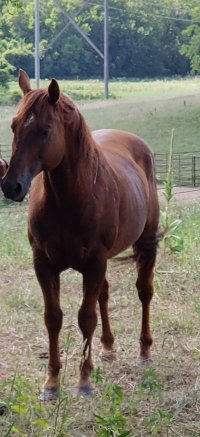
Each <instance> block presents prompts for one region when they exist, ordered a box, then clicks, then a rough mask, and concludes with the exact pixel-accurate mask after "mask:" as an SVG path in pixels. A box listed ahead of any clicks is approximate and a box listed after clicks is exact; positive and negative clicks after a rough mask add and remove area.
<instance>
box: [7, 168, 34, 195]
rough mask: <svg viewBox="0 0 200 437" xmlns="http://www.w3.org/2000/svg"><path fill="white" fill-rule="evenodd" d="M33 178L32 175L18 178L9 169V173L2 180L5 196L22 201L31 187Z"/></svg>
mask: <svg viewBox="0 0 200 437" xmlns="http://www.w3.org/2000/svg"><path fill="white" fill-rule="evenodd" d="M31 180H32V177H31V176H29V177H27V176H26V177H21V178H18V177H17V176H16V175H14V174H12V175H11V174H10V172H9V170H8V172H7V174H6V175H5V176H4V178H3V179H2V181H1V189H2V191H3V193H4V196H5V197H6V198H7V199H11V200H14V201H15V202H22V200H24V197H25V196H26V194H27V192H28V190H29V188H30V185H31Z"/></svg>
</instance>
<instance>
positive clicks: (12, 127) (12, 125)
mask: <svg viewBox="0 0 200 437" xmlns="http://www.w3.org/2000/svg"><path fill="white" fill-rule="evenodd" d="M10 127H11V129H12V131H13V133H14V132H15V125H14V124H13V123H12V124H11V126H10Z"/></svg>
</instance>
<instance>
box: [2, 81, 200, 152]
mask: <svg viewBox="0 0 200 437" xmlns="http://www.w3.org/2000/svg"><path fill="white" fill-rule="evenodd" d="M43 84H44V82H43ZM60 85H61V89H62V90H63V91H65V92H68V94H69V95H71V96H72V97H73V98H74V99H75V100H77V102H78V105H79V107H80V110H81V111H82V113H83V114H84V116H85V118H86V120H87V121H88V123H89V125H90V127H91V128H92V129H101V128H117V129H123V130H127V131H130V132H134V133H136V134H138V135H139V136H141V137H143V138H144V139H145V140H146V141H147V142H148V143H149V144H150V145H151V147H152V149H153V150H154V151H155V152H166V151H168V145H169V141H170V136H171V130H172V128H175V150H174V151H175V152H185V151H200V144H199V124H200V78H193V79H182V80H170V81H152V82H151V81H149V82H111V84H110V92H111V96H113V97H115V98H111V99H110V100H109V101H102V100H97V99H99V98H100V97H101V95H102V88H103V84H102V82H100V81H85V82H81V81H77V82H76V81H74V82H66V81H65V82H64V81H60ZM16 87H17V84H16V83H15V84H11V90H12V92H16ZM89 97H90V101H88V102H86V100H87V99H89ZM92 99H95V101H93V100H92ZM79 100H80V102H79ZM91 100H92V101H91ZM14 113H16V108H15V107H13V106H0V144H6V145H9V144H11V140H12V133H11V130H10V124H11V119H12V116H13V115H14ZM3 152H4V154H5V156H6V157H9V155H10V150H9V149H8V148H7V149H6V151H4V150H3V149H2V153H3Z"/></svg>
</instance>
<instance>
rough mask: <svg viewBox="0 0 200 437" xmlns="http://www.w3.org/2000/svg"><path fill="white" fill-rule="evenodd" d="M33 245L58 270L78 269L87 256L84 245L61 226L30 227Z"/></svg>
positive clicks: (40, 225)
mask: <svg viewBox="0 0 200 437" xmlns="http://www.w3.org/2000/svg"><path fill="white" fill-rule="evenodd" d="M32 234H33V238H34V243H35V245H36V246H37V247H38V249H40V250H42V251H43V252H44V253H45V254H46V256H47V257H48V259H49V260H50V261H51V262H52V264H53V265H56V266H57V267H58V268H59V270H64V269H66V268H68V267H73V268H76V269H78V270H79V269H80V268H81V267H80V266H81V265H82V263H83V262H84V259H85V258H86V256H87V254H88V249H87V247H86V244H84V242H83V241H82V239H81V238H79V237H78V236H77V235H76V234H74V233H73V232H70V231H69V230H66V228H63V227H62V226H61V224H56V223H54V224H52V225H51V226H48V227H47V226H45V223H44V222H42V224H41V223H40V224H39V223H35V224H34V225H33V226H32Z"/></svg>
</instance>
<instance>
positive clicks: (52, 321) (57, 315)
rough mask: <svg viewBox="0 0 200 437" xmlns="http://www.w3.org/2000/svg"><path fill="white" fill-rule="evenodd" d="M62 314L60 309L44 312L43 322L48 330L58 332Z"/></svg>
mask: <svg viewBox="0 0 200 437" xmlns="http://www.w3.org/2000/svg"><path fill="white" fill-rule="evenodd" d="M62 319H63V312H62V310H61V308H56V309H53V310H51V311H47V310H45V312H44V320H45V324H46V327H47V329H48V330H50V329H52V330H54V331H56V332H59V331H60V329H61V327H62Z"/></svg>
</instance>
